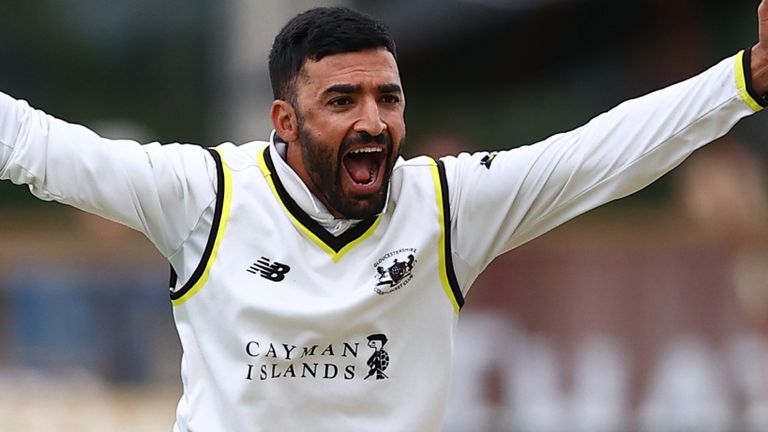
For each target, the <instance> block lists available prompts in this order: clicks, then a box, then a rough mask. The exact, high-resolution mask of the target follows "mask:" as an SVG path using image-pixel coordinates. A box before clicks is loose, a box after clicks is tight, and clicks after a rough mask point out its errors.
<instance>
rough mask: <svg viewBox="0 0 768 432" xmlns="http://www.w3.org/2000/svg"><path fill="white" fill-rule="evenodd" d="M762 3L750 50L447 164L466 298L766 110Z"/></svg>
mask: <svg viewBox="0 0 768 432" xmlns="http://www.w3.org/2000/svg"><path fill="white" fill-rule="evenodd" d="M766 2H768V0H764V1H763V2H762V3H761V4H760V7H759V12H758V16H759V21H760V39H759V43H758V44H756V45H755V46H754V47H753V48H752V49H751V50H745V51H742V52H739V53H738V54H737V55H734V56H732V57H730V58H727V59H724V60H723V61H721V62H719V63H718V64H717V65H715V66H713V67H711V68H710V69H709V70H707V71H705V72H703V73H701V74H699V75H698V76H695V77H693V78H690V79H688V80H685V81H682V82H680V83H677V84H675V85H672V86H670V87H667V88H665V89H662V90H659V91H656V92H653V93H650V94H648V95H645V96H643V97H640V98H637V99H633V100H629V101H627V102H624V103H622V104H620V105H618V106H617V107H615V108H613V109H612V110H610V111H608V112H606V113H603V114H601V115H599V116H597V117H595V118H593V119H592V120H591V121H590V122H589V123H587V124H586V125H584V126H582V127H580V128H578V129H575V130H572V131H569V132H566V133H562V134H558V135H554V136H552V137H550V138H548V139H546V140H544V141H541V142H539V143H536V144H533V145H529V146H523V147H518V148H515V149H513V150H508V151H502V152H499V153H498V154H496V155H495V157H493V158H491V157H490V156H491V155H489V154H488V153H477V154H473V155H470V154H462V155H460V156H459V157H456V158H453V157H451V158H445V159H444V160H443V163H444V164H445V168H446V177H447V180H448V185H449V198H450V205H451V225H452V240H453V242H452V246H453V251H452V252H453V264H454V267H455V269H456V273H457V277H458V279H459V283H460V284H461V285H462V286H463V287H464V289H466V288H467V287H468V286H469V284H470V283H471V281H472V280H474V278H475V277H476V276H477V274H478V273H479V272H480V271H481V270H482V269H483V268H484V267H485V266H486V265H487V264H488V263H489V262H490V261H491V260H492V259H493V258H495V257H496V256H498V255H499V254H501V253H503V252H505V251H508V250H510V249H512V248H515V247H517V246H519V245H521V244H523V243H525V242H527V241H529V240H531V239H533V238H536V237H537V236H539V235H541V234H544V233H545V232H547V231H549V230H551V229H552V228H554V227H556V226H558V225H560V224H562V223H564V222H566V221H568V220H570V219H572V218H574V217H576V216H578V215H580V214H582V213H584V212H586V211H589V210H591V209H593V208H595V207H598V206H600V205H602V204H605V203H607V202H609V201H612V200H615V199H618V198H621V197H624V196H627V195H629V194H631V193H634V192H636V191H638V190H640V189H642V188H644V187H645V186H647V185H648V184H650V183H651V182H653V181H655V180H656V179H657V178H659V177H661V176H662V175H664V174H665V173H667V172H668V171H670V170H671V169H673V168H674V167H675V166H677V165H678V164H680V163H681V162H682V161H683V160H684V159H685V158H686V157H688V156H689V155H690V154H691V153H692V152H693V151H695V150H696V149H698V148H699V147H701V146H703V145H705V144H707V143H709V142H711V141H713V140H715V139H717V138H719V137H721V136H722V135H724V134H726V133H727V132H728V131H729V130H730V129H731V128H732V127H733V126H734V125H735V124H736V123H737V122H738V121H739V120H740V119H741V118H743V117H746V116H748V115H751V114H753V113H754V112H756V111H760V110H762V109H763V107H765V106H766V105H768V100H766V98H764V97H763V96H764V95H765V94H766V93H767V92H768V40H767V39H768V5H766Z"/></svg>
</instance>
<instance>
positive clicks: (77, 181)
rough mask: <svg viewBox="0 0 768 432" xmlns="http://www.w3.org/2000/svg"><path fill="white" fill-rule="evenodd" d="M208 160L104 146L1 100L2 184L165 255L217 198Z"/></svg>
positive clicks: (190, 152) (169, 149)
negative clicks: (134, 236)
mask: <svg viewBox="0 0 768 432" xmlns="http://www.w3.org/2000/svg"><path fill="white" fill-rule="evenodd" d="M182 147H185V148H182ZM204 153H205V152H204V151H203V150H202V149H199V148H197V147H196V146H179V145H173V146H160V145H159V144H156V143H155V144H151V145H146V146H142V145H139V144H138V143H136V142H134V141H129V140H108V139H104V138H101V137H99V136H98V135H96V134H95V133H94V132H92V131H90V130H89V129H87V128H85V127H82V126H79V125H74V124H70V123H67V122H64V121H61V120H59V119H56V118H54V117H51V116H49V115H47V114H45V113H43V112H42V111H39V110H35V109H33V108H31V107H30V106H29V105H27V104H26V103H25V102H22V101H16V100H15V99H13V98H11V97H9V96H7V95H4V94H2V93H0V179H3V180H10V181H12V182H14V183H16V184H26V185H29V187H30V190H31V191H32V193H33V194H34V195H35V196H37V197H39V198H41V199H44V200H55V201H58V202H61V203H64V204H68V205H71V206H74V207H77V208H79V209H81V210H84V211H87V212H89V213H94V214H97V215H99V216H102V217H105V218H107V219H111V220H114V221H116V222H119V223H121V224H124V225H127V226H129V227H131V228H134V229H136V230H138V231H140V232H142V233H144V234H145V235H147V237H149V238H150V239H151V240H152V241H153V242H154V243H155V244H156V246H157V247H158V249H159V250H160V251H161V252H162V253H164V254H166V255H168V254H170V253H172V252H173V251H174V249H175V248H176V247H178V245H179V244H180V243H181V241H182V240H183V239H184V238H185V237H186V236H187V235H188V233H189V232H190V231H191V229H192V227H193V226H194V224H195V223H196V222H197V219H198V218H199V215H200V214H201V213H202V211H203V209H204V208H205V207H206V206H207V205H208V204H210V202H211V201H212V200H213V198H214V196H215V191H214V190H213V186H212V184H213V183H212V182H211V181H210V180H209V175H207V174H209V172H208V171H209V167H208V163H207V160H206V158H205V156H204V155H203V154H204ZM190 170H191V171H193V172H196V173H197V174H198V175H197V176H188V175H186V173H187V171H190Z"/></svg>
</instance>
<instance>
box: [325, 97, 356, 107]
mask: <svg viewBox="0 0 768 432" xmlns="http://www.w3.org/2000/svg"><path fill="white" fill-rule="evenodd" d="M328 105H330V106H333V107H344V106H348V105H352V98H350V97H348V96H343V97H338V98H334V99H331V100H330V101H329V102H328Z"/></svg>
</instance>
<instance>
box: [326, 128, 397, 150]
mask: <svg viewBox="0 0 768 432" xmlns="http://www.w3.org/2000/svg"><path fill="white" fill-rule="evenodd" d="M361 144H382V145H385V146H387V150H389V151H391V150H392V137H391V136H390V135H389V133H387V132H386V131H385V132H382V133H380V134H378V135H371V134H369V133H367V132H360V133H357V134H354V135H352V136H348V137H346V138H344V141H342V143H341V147H340V148H339V154H345V153H346V152H347V150H349V149H350V148H351V147H354V146H358V145H361Z"/></svg>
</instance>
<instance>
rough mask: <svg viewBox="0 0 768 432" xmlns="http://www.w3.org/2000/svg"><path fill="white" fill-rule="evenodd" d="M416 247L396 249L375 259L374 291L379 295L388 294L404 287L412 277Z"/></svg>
mask: <svg viewBox="0 0 768 432" xmlns="http://www.w3.org/2000/svg"><path fill="white" fill-rule="evenodd" d="M416 262H417V261H416V249H414V248H404V249H398V250H395V251H392V252H389V253H388V254H386V255H384V256H383V257H381V258H379V259H378V260H376V262H375V263H374V264H373V267H374V268H375V269H376V287H375V288H374V291H376V293H377V294H379V295H384V294H389V293H391V292H393V291H397V290H399V289H400V288H402V287H404V286H405V285H407V284H408V282H410V281H411V279H412V278H413V275H412V272H413V268H414V266H415V265H416Z"/></svg>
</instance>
